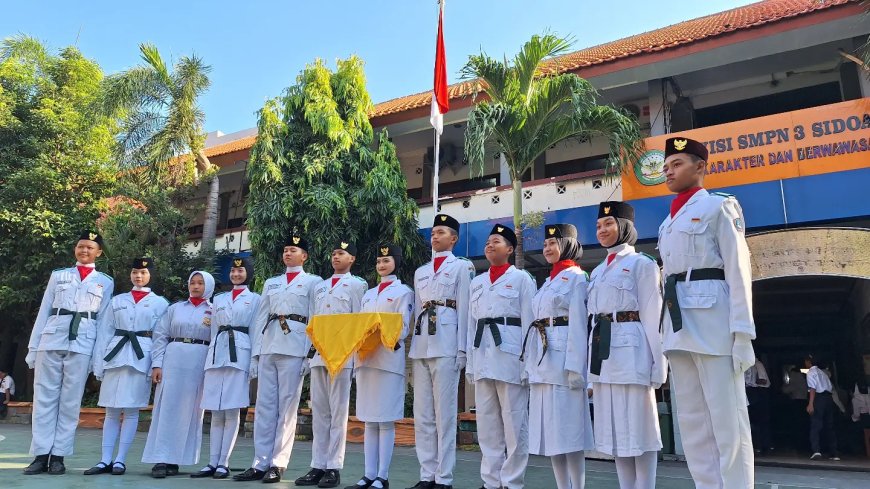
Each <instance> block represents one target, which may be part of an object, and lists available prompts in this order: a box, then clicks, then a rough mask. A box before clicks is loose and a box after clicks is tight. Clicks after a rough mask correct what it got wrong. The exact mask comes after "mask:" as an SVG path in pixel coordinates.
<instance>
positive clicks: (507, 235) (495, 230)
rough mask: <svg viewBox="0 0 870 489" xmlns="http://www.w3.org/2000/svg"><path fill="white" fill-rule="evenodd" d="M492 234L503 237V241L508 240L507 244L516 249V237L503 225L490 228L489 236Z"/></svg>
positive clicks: (512, 231) (511, 230)
mask: <svg viewBox="0 0 870 489" xmlns="http://www.w3.org/2000/svg"><path fill="white" fill-rule="evenodd" d="M493 234H497V235H499V236H501V237H503V238H504V239H506V240H508V242H509V243H510V244H511V246H513V247H514V248H516V246H517V235H516V234H514V230H513V229H511V228H509V227H507V226H505V225H502V224H496V225H495V226H493V227H492V231H490V232H489V235H490V236H492V235H493Z"/></svg>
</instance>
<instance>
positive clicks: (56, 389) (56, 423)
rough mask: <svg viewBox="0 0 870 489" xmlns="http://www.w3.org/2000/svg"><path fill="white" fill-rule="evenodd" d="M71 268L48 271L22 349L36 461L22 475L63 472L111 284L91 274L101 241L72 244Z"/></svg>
mask: <svg viewBox="0 0 870 489" xmlns="http://www.w3.org/2000/svg"><path fill="white" fill-rule="evenodd" d="M74 252H75V257H76V265H75V266H74V267H70V268H60V269H57V270H55V271H53V272H51V278H49V279H48V286H47V287H46V288H45V294H44V295H43V296H42V303H41V304H40V306H39V314H37V316H36V322H35V323H34V325H33V331H31V333H30V342H29V343H28V345H27V350H28V351H27V357H26V358H25V362H27V366H28V367H30V368H31V369H34V370H35V371H34V374H33V424H32V426H31V429H32V431H33V441H32V442H31V443H30V454H31V455H34V456H35V457H36V458H35V459H34V460H33V462H31V463H30V465H28V466H27V468H25V469H24V474H25V475H33V474H40V473H43V472H48V473H49V474H52V475H59V474H63V473H64V472H66V467H65V466H64V463H63V458H64V457H65V456H67V455H72V453H73V445H74V443H75V435H76V427H78V424H79V411H80V410H81V404H82V395H83V394H84V391H85V382H86V381H87V379H88V373H90V371H91V368H92V365H93V359H92V358H91V357H92V355H93V353H94V346H95V343H96V341H97V336H98V325H97V321H98V319H99V318H100V317H102V316H103V315H105V314H106V313H107V311H108V310H109V303H110V302H111V298H112V290H113V289H114V282H113V281H112V279H111V277H109V276H108V275H106V274H103V273H101V272H97V271H96V270H95V265H94V261H96V259H97V258H98V257H99V256H100V255H102V254H103V238H102V237H101V236H100V235H99V234H97V233H94V232H86V233H83V234H82V235H81V236H80V237H79V240H78V242H77V243H76V245H75V250H74Z"/></svg>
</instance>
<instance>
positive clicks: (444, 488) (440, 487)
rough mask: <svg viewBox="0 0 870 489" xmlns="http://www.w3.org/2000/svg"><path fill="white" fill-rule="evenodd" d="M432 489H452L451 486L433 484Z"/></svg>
mask: <svg viewBox="0 0 870 489" xmlns="http://www.w3.org/2000/svg"><path fill="white" fill-rule="evenodd" d="M432 489H453V486H452V485H450V484H435V485H434V486H433V487H432Z"/></svg>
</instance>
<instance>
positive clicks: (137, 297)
mask: <svg viewBox="0 0 870 489" xmlns="http://www.w3.org/2000/svg"><path fill="white" fill-rule="evenodd" d="M130 294H131V295H132V296H133V303H135V304H138V303H139V301H141V300H142V298H143V297H145V296H146V295H148V291H147V290H131V291H130Z"/></svg>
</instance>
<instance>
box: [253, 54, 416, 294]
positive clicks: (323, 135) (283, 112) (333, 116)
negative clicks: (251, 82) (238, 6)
mask: <svg viewBox="0 0 870 489" xmlns="http://www.w3.org/2000/svg"><path fill="white" fill-rule="evenodd" d="M371 108H372V103H371V99H370V98H369V94H368V91H367V90H366V82H365V75H364V72H363V63H362V61H361V60H360V59H359V58H357V57H351V58H349V59H346V60H339V61H338V62H337V69H336V70H335V71H331V70H330V69H329V68H327V66H326V65H325V64H324V63H323V61H321V60H316V61H315V62H314V63H313V64H310V65H308V66H306V68H305V69H304V70H303V71H302V73H300V75H299V76H298V77H297V80H296V84H295V85H293V86H291V87H289V88H288V89H287V90H286V91H285V93H284V95H283V96H281V97H278V98H276V99H273V100H270V101H268V102H267V103H266V105H265V106H264V107H263V109H262V110H260V112H259V121H258V123H257V125H258V129H259V133H258V136H257V141H256V143H255V144H254V147H253V149H252V151H251V162H250V165H249V167H248V176H249V179H250V182H251V194H250V196H249V198H248V204H247V205H248V227H249V229H250V230H251V244H252V247H253V250H254V252H255V254H256V256H257V264H256V266H257V277H258V280H259V282H260V283H262V281H263V280H264V279H265V278H267V277H268V276H270V275H273V274H274V273H275V272H276V271H277V270H279V269H280V268H281V267H282V265H281V260H280V251H281V249H282V248H283V246H284V241H285V239H286V237H287V236H288V234H289V233H291V232H292V231H294V230H297V231H299V232H302V233H304V234H305V236H306V239H307V240H308V241H309V243H310V247H311V249H310V252H311V253H310V254H309V255H310V259H309V265H308V268H309V270H311V271H313V272H315V273H318V274H320V275H322V276H325V275H328V274H330V273H331V271H332V267H331V265H330V255H331V253H332V249H333V245H334V243H336V242H337V240H339V239H351V240H353V241H354V242H356V243H357V247H358V248H359V255H358V256H357V261H356V265H355V268H354V273H356V274H358V275H360V276H363V277H366V278H367V279H369V281H370V283H374V282H375V278H376V274H375V272H374V262H375V247H376V246H377V245H378V244H379V243H381V242H386V241H390V242H395V243H397V244H399V245H400V246H402V247H403V249H404V253H405V257H406V258H405V267H404V275H405V278H407V277H409V276H410V274H412V273H413V270H414V268H415V267H416V266H417V265H419V263H420V261H421V260H423V259H425V258H427V253H428V252H427V251H426V247H425V245H424V243H423V240H422V238H421V237H420V235H419V233H418V226H417V214H418V209H417V204H416V203H415V202H414V201H413V200H412V199H410V198H409V197H408V195H407V183H406V181H405V177H404V175H403V174H402V171H401V167H400V166H399V160H398V158H397V156H396V148H395V146H394V145H393V144H392V143H391V142H390V140H389V137H388V135H387V133H386V131H382V132H381V133H380V134H378V135H377V137H375V136H374V134H373V130H372V126H371V124H370V123H369V119H368V113H369V110H370V109H371Z"/></svg>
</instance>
